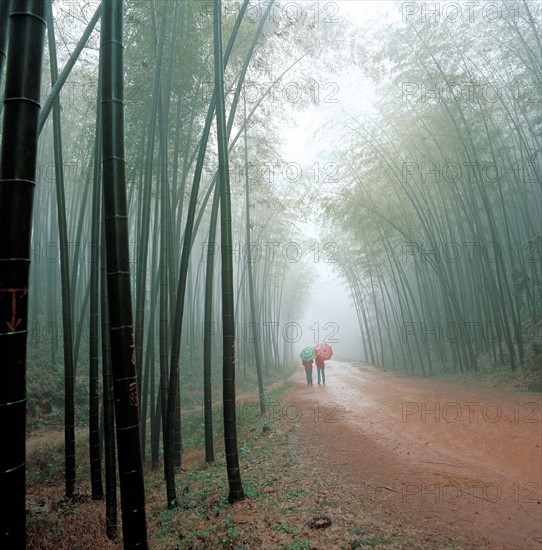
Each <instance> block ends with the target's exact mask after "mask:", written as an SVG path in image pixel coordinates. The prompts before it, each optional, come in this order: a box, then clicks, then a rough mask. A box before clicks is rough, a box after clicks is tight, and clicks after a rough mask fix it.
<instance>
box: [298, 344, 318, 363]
mask: <svg viewBox="0 0 542 550" xmlns="http://www.w3.org/2000/svg"><path fill="white" fill-rule="evenodd" d="M299 357H301V360H302V361H310V360H311V359H314V358H315V357H316V356H315V355H314V348H313V347H306V348H303V351H302V352H301V353H300V354H299Z"/></svg>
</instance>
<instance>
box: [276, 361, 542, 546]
mask: <svg viewBox="0 0 542 550" xmlns="http://www.w3.org/2000/svg"><path fill="white" fill-rule="evenodd" d="M326 365H327V369H326V376H327V380H326V382H327V385H326V386H317V385H316V381H315V384H314V386H307V385H306V383H305V377H304V373H303V371H302V370H301V369H299V371H298V372H296V373H295V374H294V376H293V377H292V380H293V382H294V388H293V389H292V390H291V391H290V392H289V393H288V394H287V401H286V402H287V404H286V405H285V407H286V408H285V409H284V413H285V414H288V415H289V416H290V417H291V418H292V420H294V419H295V421H296V422H299V423H300V432H299V433H300V439H299V445H301V446H304V447H305V448H306V449H310V450H311V451H310V452H311V453H312V455H313V456H314V457H316V459H317V457H322V465H323V466H322V467H325V468H331V469H332V470H333V471H334V472H335V473H336V474H337V476H338V479H339V480H340V483H341V484H343V486H344V493H345V496H346V495H348V497H349V498H352V496H355V497H356V498H359V502H360V507H367V506H370V509H371V511H372V512H375V513H377V514H378V515H380V516H381V518H382V521H384V522H388V523H390V524H393V525H394V526H395V527H398V528H399V529H400V528H401V526H404V527H405V528H406V527H407V526H414V525H415V526H416V528H417V529H419V530H420V532H421V533H423V532H426V533H439V534H441V535H443V536H444V537H449V538H450V539H451V540H454V541H457V542H458V544H459V547H464V548H488V549H489V548H491V549H492V550H493V549H497V548H500V549H506V550H528V549H542V504H541V491H542V422H541V411H542V399H541V396H540V394H533V393H510V392H503V391H499V390H495V389H491V388H487V387H484V386H483V385H481V384H477V383H476V384H475V383H465V382H460V381H458V382H456V381H453V382H452V381H448V380H437V379H430V380H428V379H420V378H411V377H407V376H403V375H399V374H395V373H390V372H386V371H383V370H381V369H376V368H373V367H370V366H367V365H359V364H356V365H353V364H349V363H340V362H337V361H329V362H327V363H326ZM324 464H325V466H324Z"/></svg>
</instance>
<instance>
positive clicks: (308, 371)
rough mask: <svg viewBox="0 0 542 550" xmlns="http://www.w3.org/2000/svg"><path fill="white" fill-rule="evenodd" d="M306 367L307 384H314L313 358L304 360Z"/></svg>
mask: <svg viewBox="0 0 542 550" xmlns="http://www.w3.org/2000/svg"><path fill="white" fill-rule="evenodd" d="M302 363H303V366H304V367H305V376H306V377H307V386H312V359H309V360H308V361H302Z"/></svg>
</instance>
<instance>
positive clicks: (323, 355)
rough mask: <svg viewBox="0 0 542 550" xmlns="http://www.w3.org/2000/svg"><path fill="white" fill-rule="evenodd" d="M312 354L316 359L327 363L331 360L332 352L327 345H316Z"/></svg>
mask: <svg viewBox="0 0 542 550" xmlns="http://www.w3.org/2000/svg"><path fill="white" fill-rule="evenodd" d="M314 353H315V354H316V357H318V359H321V360H322V361H327V360H328V359H331V356H332V355H333V350H332V349H331V346H330V345H329V344H316V346H314Z"/></svg>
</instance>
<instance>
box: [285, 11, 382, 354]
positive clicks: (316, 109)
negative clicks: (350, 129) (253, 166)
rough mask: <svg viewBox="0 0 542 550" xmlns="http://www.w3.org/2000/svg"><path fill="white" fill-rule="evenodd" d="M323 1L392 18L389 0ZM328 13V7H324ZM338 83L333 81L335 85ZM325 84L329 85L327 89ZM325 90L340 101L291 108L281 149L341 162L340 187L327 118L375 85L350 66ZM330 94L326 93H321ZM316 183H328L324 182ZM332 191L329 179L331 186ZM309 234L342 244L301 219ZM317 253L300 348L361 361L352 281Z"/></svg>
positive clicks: (307, 161) (356, 20)
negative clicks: (323, 347) (325, 347)
mask: <svg viewBox="0 0 542 550" xmlns="http://www.w3.org/2000/svg"><path fill="white" fill-rule="evenodd" d="M320 4H321V9H322V10H323V7H322V6H326V5H327V6H328V12H327V14H328V15H329V10H330V7H329V6H331V5H333V6H334V7H333V10H335V6H336V8H337V11H336V13H337V15H340V16H344V17H346V18H347V19H348V20H349V21H350V22H351V23H353V24H354V25H362V24H365V23H366V22H367V21H368V20H371V19H375V18H379V17H388V16H389V15H388V14H389V12H390V10H391V9H392V8H393V2H392V1H391V0H390V1H382V0H378V1H370V0H344V1H337V2H325V3H324V2H320ZM322 13H324V11H322ZM332 84H333V85H332ZM325 86H328V87H327V89H325ZM320 88H321V90H322V92H328V93H331V92H335V91H336V95H335V96H334V98H336V99H337V101H336V102H335V103H330V102H323V101H320V102H314V104H312V105H310V106H309V107H308V108H307V109H305V110H299V111H292V113H291V115H290V117H289V124H288V127H287V128H285V129H284V131H283V133H282V152H283V158H284V159H285V161H287V162H288V161H290V162H297V163H298V164H299V165H300V166H301V167H302V168H303V169H305V170H306V169H307V168H308V167H310V166H315V164H316V163H317V164H318V165H319V167H320V173H321V175H325V171H324V166H325V163H326V162H331V163H332V164H336V165H337V167H338V179H337V182H336V184H335V185H336V186H338V187H340V185H341V161H340V159H334V157H333V156H330V154H331V155H333V153H330V150H331V148H330V147H329V145H330V143H333V145H335V143H334V140H333V138H332V137H330V135H329V134H328V133H327V132H325V131H323V130H322V129H323V128H324V125H325V123H326V121H328V120H329V119H330V118H333V117H335V116H337V115H339V114H341V113H342V112H344V111H345V110H349V105H354V104H355V105H356V110H357V111H358V112H359V109H360V102H361V101H364V100H365V101H366V102H367V106H369V105H370V101H371V98H372V97H373V89H372V87H371V86H370V84H369V83H368V81H367V80H366V79H365V77H364V75H363V74H362V73H361V71H360V70H353V69H352V67H349V68H348V70H347V71H345V72H344V73H342V74H339V75H333V78H332V79H331V78H330V82H322V83H320ZM321 97H325V96H321ZM315 185H324V182H323V181H320V182H319V183H315ZM326 191H329V184H328V186H327V187H326ZM302 228H303V231H304V232H305V235H304V236H305V238H306V237H308V238H309V242H312V243H313V244H312V245H311V246H315V243H316V242H317V243H318V244H319V246H320V249H321V250H324V247H326V246H327V247H328V248H327V251H328V252H329V251H331V250H332V245H333V246H336V247H340V245H341V243H328V242H326V237H325V236H323V234H322V231H321V228H320V227H319V226H318V224H317V223H314V222H310V221H309V222H308V223H306V224H302ZM318 259H319V261H318V262H316V261H315V258H312V262H311V263H310V264H309V267H310V269H311V270H312V272H313V274H315V276H316V278H315V281H314V283H313V285H312V288H311V290H310V299H309V300H308V302H307V305H306V308H305V310H304V312H303V315H302V316H300V318H299V321H298V322H299V325H300V335H301V337H302V339H301V340H300V342H299V344H298V345H299V347H300V349H301V348H303V347H305V346H310V345H314V344H315V343H316V341H327V342H328V343H330V345H331V346H332V347H333V349H334V359H339V360H340V359H344V360H359V359H360V358H361V355H362V344H361V336H360V330H359V323H358V318H357V315H356V312H355V309H354V307H353V305H352V300H351V297H350V292H349V289H348V285H347V284H346V282H345V281H344V280H343V279H342V278H341V276H340V274H339V272H338V271H337V270H336V269H335V267H334V265H333V264H332V263H326V262H324V261H323V259H324V257H323V255H322V256H321V257H319V258H318Z"/></svg>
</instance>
